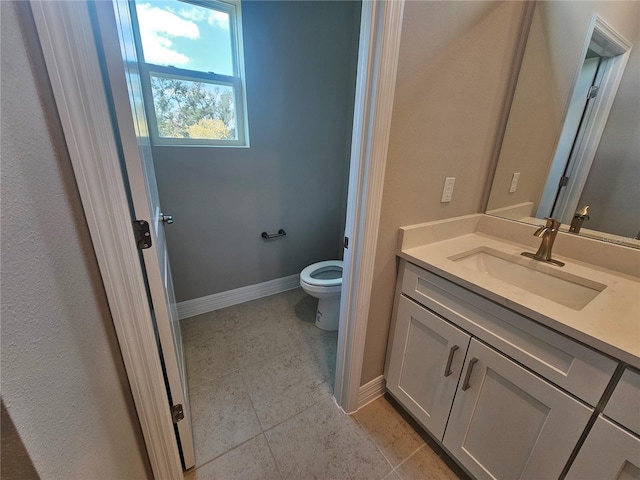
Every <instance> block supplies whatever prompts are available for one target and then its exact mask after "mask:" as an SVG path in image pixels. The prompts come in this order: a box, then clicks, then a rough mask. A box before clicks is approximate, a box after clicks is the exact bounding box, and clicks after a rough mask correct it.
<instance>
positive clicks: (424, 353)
mask: <svg viewBox="0 0 640 480" xmlns="http://www.w3.org/2000/svg"><path fill="white" fill-rule="evenodd" d="M470 338H471V337H470V336H469V335H467V334H466V333H465V332H463V331H462V330H460V329H459V328H456V327H454V326H453V325H451V324H450V323H449V322H447V321H445V320H443V319H442V318H440V317H438V316H437V315H435V314H434V313H431V312H430V311H428V310H427V309H425V308H423V307H421V306H420V305H417V304H415V303H414V302H412V301H411V300H408V299H406V298H405V297H403V296H400V299H399V303H398V310H397V317H396V327H395V332H394V337H393V345H392V347H391V357H390V359H389V369H388V373H387V389H388V390H389V391H390V392H391V394H392V395H393V396H394V397H395V398H396V399H397V400H398V401H399V402H400V403H401V404H402V405H404V407H405V408H407V409H408V410H409V411H410V412H411V413H412V414H413V415H414V416H415V418H416V419H417V420H418V421H419V422H420V423H422V425H423V426H424V427H425V428H426V429H427V430H429V431H430V432H431V434H432V435H434V436H435V437H436V438H438V439H439V440H442V434H443V433H444V428H445V426H446V424H447V418H448V416H449V411H450V410H451V403H452V402H453V396H454V394H455V391H456V386H457V384H458V379H459V378H460V372H461V370H462V364H463V363H464V355H465V352H466V351H467V346H468V345H469V340H470Z"/></svg>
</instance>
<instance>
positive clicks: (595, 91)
mask: <svg viewBox="0 0 640 480" xmlns="http://www.w3.org/2000/svg"><path fill="white" fill-rule="evenodd" d="M599 89H600V87H598V86H597V85H591V86H590V87H589V91H588V92H587V100H590V99H592V98H596V97H597V96H598V90H599Z"/></svg>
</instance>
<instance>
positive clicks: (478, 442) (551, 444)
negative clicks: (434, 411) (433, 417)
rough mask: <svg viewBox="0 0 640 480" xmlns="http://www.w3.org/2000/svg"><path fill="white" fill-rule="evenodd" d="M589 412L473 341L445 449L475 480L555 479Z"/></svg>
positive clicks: (448, 429) (449, 426) (445, 439)
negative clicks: (485, 479)
mask: <svg viewBox="0 0 640 480" xmlns="http://www.w3.org/2000/svg"><path fill="white" fill-rule="evenodd" d="M592 412H593V409H591V408H589V407H587V406H586V405H584V404H583V403H581V402H579V401H577V400H575V399H574V398H573V397H571V396H569V395H567V394H566V393H564V392H562V391H561V390H559V389H557V388H556V387H554V386H552V385H551V384H550V383H548V382H546V381H545V380H543V379H542V378H540V377H539V376H537V375H534V374H533V373H531V372H529V371H528V370H526V369H524V368H523V367H521V366H520V365H518V364H516V363H515V362H513V361H511V360H509V359H508V358H506V357H504V356H503V355H501V354H500V353H498V352H496V351H495V350H494V349H492V348H490V347H488V346H486V345H484V344H483V343H481V342H479V341H477V340H475V339H473V340H472V341H471V345H470V347H469V351H468V353H467V360H466V362H465V368H464V370H463V376H462V379H461V382H460V385H459V387H458V391H457V393H456V396H455V401H454V403H453V408H452V409H451V417H450V420H449V424H448V426H447V429H446V432H445V435H444V442H443V443H444V445H445V447H447V449H448V450H449V452H450V453H451V454H452V455H453V456H454V457H455V458H457V459H458V461H459V462H460V463H462V464H463V465H464V466H465V467H466V468H467V470H469V472H471V474H473V476H474V477H476V478H479V479H480V478H491V479H494V478H498V479H516V478H521V479H525V478H527V479H536V480H537V479H542V478H548V479H552V478H558V477H559V476H560V474H561V473H562V470H563V468H564V466H565V465H566V463H567V460H568V459H569V457H570V455H571V452H572V450H573V448H574V447H575V445H576V444H577V443H578V440H579V439H580V435H581V434H582V432H583V431H584V428H585V427H586V425H587V423H588V421H589V417H590V416H591V414H592Z"/></svg>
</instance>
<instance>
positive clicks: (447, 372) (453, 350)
mask: <svg viewBox="0 0 640 480" xmlns="http://www.w3.org/2000/svg"><path fill="white" fill-rule="evenodd" d="M458 348H460V347H458V345H454V346H453V347H451V350H449V358H448V359H447V365H446V366H445V367H444V376H445V377H448V376H449V375H451V374H452V373H453V372H452V371H451V363H452V362H453V356H454V355H455V354H456V350H458Z"/></svg>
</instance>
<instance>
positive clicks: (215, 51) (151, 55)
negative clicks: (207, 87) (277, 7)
mask: <svg viewBox="0 0 640 480" xmlns="http://www.w3.org/2000/svg"><path fill="white" fill-rule="evenodd" d="M136 12H137V14H138V23H139V26H140V37H141V41H142V50H143V52H144V57H145V61H146V62H147V63H153V64H156V65H166V66H169V65H170V66H174V67H178V68H186V69H189V70H197V71H201V72H215V73H218V74H221V75H234V71H233V60H232V57H231V30H230V18H229V14H228V13H226V12H221V11H219V10H213V9H211V8H206V7H201V6H198V5H193V4H190V3H185V2H180V1H177V0H146V1H145V0H137V1H136Z"/></svg>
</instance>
